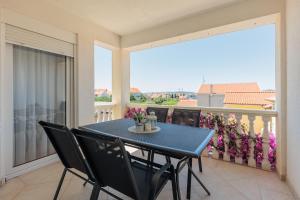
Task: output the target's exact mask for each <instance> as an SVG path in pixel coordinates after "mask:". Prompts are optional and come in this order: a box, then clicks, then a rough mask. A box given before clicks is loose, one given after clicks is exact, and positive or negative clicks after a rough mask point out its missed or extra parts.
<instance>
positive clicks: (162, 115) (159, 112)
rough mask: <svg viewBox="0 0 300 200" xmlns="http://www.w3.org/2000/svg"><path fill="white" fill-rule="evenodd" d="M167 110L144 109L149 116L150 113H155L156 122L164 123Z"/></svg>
mask: <svg viewBox="0 0 300 200" xmlns="http://www.w3.org/2000/svg"><path fill="white" fill-rule="evenodd" d="M168 110H169V109H168V108H155V107H148V108H147V109H146V112H147V114H148V115H149V114H150V112H155V115H156V116H157V121H158V122H163V123H166V121H167V117H168Z"/></svg>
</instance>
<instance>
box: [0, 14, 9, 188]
mask: <svg viewBox="0 0 300 200" xmlns="http://www.w3.org/2000/svg"><path fill="white" fill-rule="evenodd" d="M0 12H1V10H0ZM4 58H5V24H4V23H0V83H1V84H0V87H1V91H0V92H1V101H0V107H1V113H0V186H1V185H2V184H4V183H5V171H6V169H5V167H6V166H5V163H7V160H6V159H5V158H6V157H5V143H7V141H5V136H4V133H7V130H5V129H4V125H5V124H4V119H5V113H4V112H3V108H4V107H5V105H4V104H3V101H2V100H3V95H4V93H3V92H4V91H3V87H5V86H4V85H3V78H4V77H3V69H4V66H5V63H4Z"/></svg>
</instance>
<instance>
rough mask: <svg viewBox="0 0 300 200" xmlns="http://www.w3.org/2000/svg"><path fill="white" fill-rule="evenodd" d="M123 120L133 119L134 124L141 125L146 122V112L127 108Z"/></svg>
mask: <svg viewBox="0 0 300 200" xmlns="http://www.w3.org/2000/svg"><path fill="white" fill-rule="evenodd" d="M125 118H130V119H133V120H134V121H135V122H136V124H142V123H145V120H146V111H145V110H143V109H141V108H129V109H128V110H127V112H126V114H125Z"/></svg>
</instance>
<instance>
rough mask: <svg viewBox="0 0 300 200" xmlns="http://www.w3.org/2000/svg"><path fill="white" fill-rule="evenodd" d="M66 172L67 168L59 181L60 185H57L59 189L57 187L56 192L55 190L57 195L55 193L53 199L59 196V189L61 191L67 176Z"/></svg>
mask: <svg viewBox="0 0 300 200" xmlns="http://www.w3.org/2000/svg"><path fill="white" fill-rule="evenodd" d="M66 173H67V168H65V169H64V171H63V173H62V175H61V178H60V180H59V183H58V186H57V189H56V192H55V195H54V198H53V200H56V199H57V197H58V194H59V191H60V188H61V186H62V184H63V182H64V179H65V176H66Z"/></svg>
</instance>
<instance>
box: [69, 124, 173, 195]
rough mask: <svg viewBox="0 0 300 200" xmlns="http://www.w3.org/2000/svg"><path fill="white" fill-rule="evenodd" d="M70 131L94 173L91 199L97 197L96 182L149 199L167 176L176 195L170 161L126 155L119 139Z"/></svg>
mask: <svg viewBox="0 0 300 200" xmlns="http://www.w3.org/2000/svg"><path fill="white" fill-rule="evenodd" d="M72 132H73V133H74V135H75V137H76V138H77V141H78V143H79V145H80V147H81V149H82V151H83V154H84V155H85V157H86V160H87V162H88V164H89V167H90V170H91V172H92V173H93V174H94V177H95V185H94V188H93V191H92V195H91V199H92V200H96V199H98V196H99V192H100V188H101V184H100V185H98V184H99V182H100V183H103V184H104V185H105V186H108V187H111V188H113V189H114V190H117V191H118V192H120V193H122V194H125V195H127V196H129V197H131V198H133V199H137V200H141V199H143V200H144V199H145V200H153V199H156V198H157V196H158V194H159V193H160V191H161V190H162V188H163V187H164V186H165V184H166V183H167V181H168V180H171V181H172V189H173V198H174V199H177V197H178V194H177V191H176V181H175V173H174V167H173V165H171V164H170V163H167V164H166V165H164V166H162V165H159V164H155V163H150V162H148V161H145V160H143V159H141V158H137V157H133V156H130V155H129V154H128V153H127V152H126V150H125V148H124V144H123V143H122V141H121V140H120V139H115V138H111V137H108V136H104V135H100V134H95V133H92V132H88V131H85V130H78V129H72ZM118 199H121V198H118Z"/></svg>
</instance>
